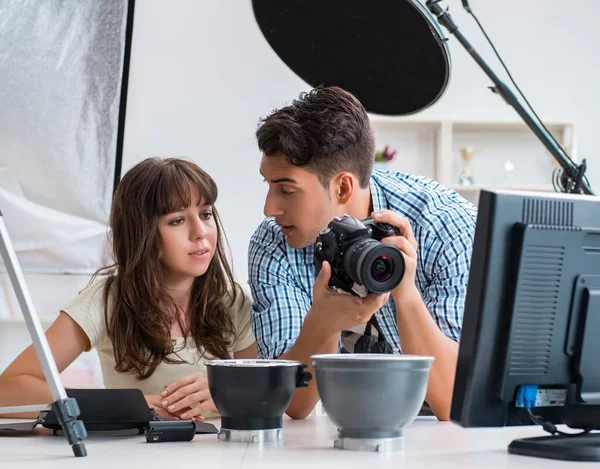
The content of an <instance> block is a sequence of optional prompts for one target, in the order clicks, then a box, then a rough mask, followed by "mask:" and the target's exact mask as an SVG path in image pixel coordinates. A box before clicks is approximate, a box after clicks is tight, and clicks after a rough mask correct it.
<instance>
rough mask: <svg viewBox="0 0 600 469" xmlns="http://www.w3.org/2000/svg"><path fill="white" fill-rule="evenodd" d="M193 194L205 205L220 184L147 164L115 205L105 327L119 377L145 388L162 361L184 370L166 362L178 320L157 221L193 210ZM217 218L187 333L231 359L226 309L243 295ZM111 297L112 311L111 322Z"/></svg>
mask: <svg viewBox="0 0 600 469" xmlns="http://www.w3.org/2000/svg"><path fill="white" fill-rule="evenodd" d="M194 189H197V190H198V192H199V194H200V197H201V198H203V199H204V203H206V204H207V205H213V204H214V203H215V201H216V200H217V195H218V191H217V185H216V183H215V181H214V180H213V179H212V178H211V177H210V176H209V175H208V174H207V173H206V172H205V171H203V170H202V169H201V168H199V167H198V166H197V165H196V164H194V163H192V162H191V161H187V160H184V159H180V158H166V159H162V158H148V159H146V160H143V161H142V162H140V163H138V164H137V165H136V166H134V167H133V168H131V169H130V170H129V171H127V173H126V174H125V175H124V176H123V178H122V180H121V182H120V183H119V186H118V187H117V190H116V192H115V194H114V197H113V203H112V210H111V215H110V228H111V235H112V250H113V257H114V261H115V263H114V264H113V265H110V266H107V267H104V268H103V269H100V271H103V270H105V269H109V270H110V271H111V272H112V273H113V275H111V276H110V277H109V278H108V281H107V283H106V286H105V289H104V310H105V321H106V327H107V331H108V336H109V337H110V340H111V341H112V345H113V348H114V354H115V362H116V366H115V370H116V371H119V372H124V373H126V372H130V373H135V374H136V376H137V377H138V379H140V380H143V379H146V378H148V377H149V376H150V375H152V373H153V372H154V370H156V367H157V366H158V365H159V364H160V363H161V362H163V361H164V362H167V363H182V361H180V360H176V359H173V358H169V357H168V355H169V354H171V353H173V351H174V350H173V342H172V340H171V333H170V331H171V325H172V324H173V321H178V320H179V319H178V318H180V314H179V312H178V307H177V305H176V303H175V301H174V300H173V299H172V298H171V297H170V296H169V295H168V294H167V293H166V292H165V289H164V285H163V281H162V268H161V263H160V245H161V240H160V235H159V232H158V218H159V217H160V216H161V215H165V214H167V213H171V212H175V211H178V210H181V209H182V208H186V207H189V206H190V204H191V203H196V201H192V200H191V198H192V193H193V190H194ZM213 216H214V218H215V222H216V225H217V246H216V251H215V255H214V257H213V259H212V261H211V262H210V264H209V267H208V269H207V271H206V273H205V274H204V275H202V276H201V277H197V278H196V279H195V280H194V282H193V286H192V291H191V296H190V308H189V311H190V314H189V315H188V317H187V318H186V319H187V325H185V324H182V326H183V328H182V330H183V331H184V332H187V336H189V337H191V339H193V340H194V342H195V344H196V346H197V347H198V348H199V349H200V350H201V351H202V352H203V353H207V354H210V355H211V356H213V357H216V358H228V357H229V347H230V346H231V343H232V341H233V338H234V336H233V334H234V330H233V323H232V320H231V317H230V316H229V314H228V313H227V309H228V308H229V307H231V306H232V305H233V303H234V302H235V300H236V296H237V294H238V288H239V287H238V286H237V285H236V283H235V281H234V278H233V274H232V270H231V268H230V267H229V264H228V262H227V258H226V256H225V252H224V249H223V246H224V243H223V241H224V233H223V227H222V225H221V222H220V219H219V215H218V213H217V210H216V208H215V207H214V205H213ZM100 271H99V272H100ZM111 292H112V294H113V295H114V296H113V295H111V296H112V298H111V299H113V301H114V305H113V310H112V313H111V314H108V312H109V310H110V308H109V306H110V305H109V293H111ZM180 324H181V322H180Z"/></svg>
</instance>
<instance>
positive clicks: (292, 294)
mask: <svg viewBox="0 0 600 469" xmlns="http://www.w3.org/2000/svg"><path fill="white" fill-rule="evenodd" d="M277 238H278V237H277V236H276V233H275V232H274V228H273V227H269V226H268V225H266V223H265V222H263V224H262V225H261V226H260V227H259V229H258V230H257V232H256V233H255V234H254V236H253V237H252V239H251V240H250V246H249V252H248V277H249V284H250V289H251V292H252V299H253V303H252V311H251V317H252V328H253V330H254V335H255V336H256V343H257V348H258V354H259V356H260V357H261V358H271V359H273V358H278V357H279V356H281V355H282V354H283V353H285V352H287V351H288V350H289V349H290V348H292V346H293V345H294V343H295V342H296V339H297V338H298V336H299V335H300V329H301V328H302V323H303V322H304V317H305V316H306V313H307V311H308V310H309V309H310V307H311V304H312V300H311V296H310V295H309V293H307V292H306V291H304V289H302V288H301V286H300V285H299V284H298V283H297V281H296V280H295V277H294V274H293V271H292V267H291V265H290V262H289V259H288V257H287V255H286V252H285V248H284V247H283V246H282V245H281V243H280V241H279V240H278V239H277ZM283 242H285V241H283Z"/></svg>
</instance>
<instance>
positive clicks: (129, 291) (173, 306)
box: [0, 158, 256, 419]
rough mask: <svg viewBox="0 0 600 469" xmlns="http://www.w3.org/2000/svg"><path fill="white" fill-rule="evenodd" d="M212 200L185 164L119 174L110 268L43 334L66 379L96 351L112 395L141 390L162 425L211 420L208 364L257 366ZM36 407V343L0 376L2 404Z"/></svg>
mask: <svg viewBox="0 0 600 469" xmlns="http://www.w3.org/2000/svg"><path fill="white" fill-rule="evenodd" d="M216 200H217V186H216V184H215V181H214V180H213V179H212V178H211V177H210V176H209V175H208V174H207V173H206V172H204V171H203V170H202V169H201V168H200V167H198V166H197V165H196V164H194V163H192V162H190V161H186V160H183V159H178V158H168V159H160V158H149V159H146V160H144V161H142V162H140V163H138V164H137V165H136V166H134V167H133V168H132V169H130V170H129V171H128V172H127V173H126V174H125V175H124V176H123V178H122V180H121V182H120V184H119V186H118V188H117V191H116V192H115V195H114V199H113V204H112V209H111V216H110V227H111V232H112V249H113V257H114V260H115V263H114V264H113V265H111V266H108V267H105V268H103V269H100V271H98V272H97V273H96V274H98V273H102V272H106V273H108V274H109V275H107V276H105V275H101V276H96V275H94V277H93V278H92V281H91V282H90V284H89V285H88V286H87V287H86V288H85V289H84V290H82V291H81V292H80V294H79V295H78V296H77V297H76V298H75V299H74V301H73V302H72V303H71V304H70V305H68V306H66V307H65V308H64V309H63V310H62V311H61V312H60V314H59V315H58V317H57V319H56V320H55V322H54V323H53V324H52V326H51V327H50V328H49V329H48V331H47V332H46V336H47V338H48V342H49V345H50V348H51V350H52V353H53V355H54V359H55V360H56V364H57V366H58V369H59V371H60V372H62V371H63V370H64V369H65V368H67V367H68V366H69V365H70V364H71V363H72V362H73V361H74V360H75V359H76V358H77V357H78V356H79V355H80V354H81V353H82V352H84V351H89V350H90V349H92V348H95V349H96V350H97V351H98V356H99V358H100V364H101V368H102V376H103V379H104V384H105V386H106V387H107V388H138V389H141V390H142V391H143V392H144V395H145V396H146V400H147V401H148V403H149V405H150V406H151V407H152V408H153V409H155V410H156V412H157V413H158V414H159V415H160V416H162V417H168V418H173V417H175V418H186V419H189V418H196V419H201V418H202V417H201V416H202V415H203V414H204V415H206V414H207V413H209V412H211V411H216V409H215V406H214V403H213V401H212V399H211V397H210V392H209V389H208V383H207V380H206V367H205V366H204V361H206V360H208V359H212V358H231V357H232V356H233V357H234V358H255V357H256V346H255V340H254V336H253V335H252V331H251V328H250V305H251V300H250V298H249V296H248V295H247V294H246V293H245V292H244V290H243V289H242V288H241V287H240V286H239V285H238V284H237V283H236V282H235V281H234V278H233V274H232V271H231V268H230V267H229V265H228V262H227V259H226V256H225V253H224V249H223V239H224V236H223V229H222V226H221V223H220V221H219V217H218V215H217V211H216V208H215V206H214V204H215V201H216ZM40 402H47V403H50V402H52V396H51V394H50V391H49V389H48V386H47V385H46V383H45V381H44V375H43V372H42V369H41V366H40V364H39V362H38V359H37V356H36V354H35V350H34V348H33V346H29V347H28V348H27V349H26V350H25V351H24V352H23V353H21V355H19V356H18V357H17V358H16V359H15V361H14V362H13V363H12V364H11V365H10V366H9V367H8V368H7V369H6V370H5V371H4V373H3V374H2V375H1V376H0V407H2V406H20V405H27V404H34V403H40ZM23 416H26V415H23ZM27 416H31V415H27Z"/></svg>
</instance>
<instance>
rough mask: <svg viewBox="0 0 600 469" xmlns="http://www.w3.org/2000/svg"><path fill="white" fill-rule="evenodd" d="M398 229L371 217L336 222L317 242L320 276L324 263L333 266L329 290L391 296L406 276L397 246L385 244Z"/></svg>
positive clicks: (332, 222)
mask: <svg viewBox="0 0 600 469" xmlns="http://www.w3.org/2000/svg"><path fill="white" fill-rule="evenodd" d="M396 234H397V233H396V229H395V228H394V227H393V226H392V225H389V224H387V223H378V222H376V221H374V220H373V219H372V218H371V217H368V218H365V219H364V220H359V219H357V218H354V217H351V216H349V215H343V216H341V217H336V218H334V219H333V220H332V221H331V222H330V223H329V225H328V226H327V228H325V229H323V230H321V231H320V232H319V236H317V240H316V241H315V254H314V263H315V268H316V270H317V273H318V272H319V271H320V269H321V264H322V263H323V261H327V262H329V264H330V265H331V278H330V280H329V286H330V287H333V288H336V289H338V290H342V291H345V292H348V293H351V294H353V295H356V296H361V297H364V296H366V295H367V294H368V293H369V292H373V293H387V292H389V291H391V290H393V289H394V288H396V287H397V286H398V284H399V283H400V282H401V281H402V277H403V276H404V268H405V266H404V257H403V255H402V252H401V251H400V250H399V249H398V248H397V247H395V246H391V245H389V244H383V243H381V240H382V239H383V238H387V237H388V236H395V235H396Z"/></svg>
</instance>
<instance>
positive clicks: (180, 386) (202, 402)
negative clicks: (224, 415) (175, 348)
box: [161, 373, 218, 420]
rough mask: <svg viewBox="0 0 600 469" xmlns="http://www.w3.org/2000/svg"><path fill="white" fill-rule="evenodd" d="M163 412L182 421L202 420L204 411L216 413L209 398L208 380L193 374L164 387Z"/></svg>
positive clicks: (200, 375)
mask: <svg viewBox="0 0 600 469" xmlns="http://www.w3.org/2000/svg"><path fill="white" fill-rule="evenodd" d="M161 398H162V402H161V406H162V408H163V410H166V411H168V412H170V413H175V414H177V415H178V416H179V417H180V418H182V419H192V418H193V419H195V420H204V417H202V416H201V414H203V413H204V412H206V411H209V410H212V411H214V412H218V410H217V408H216V407H215V403H214V402H213V400H212V397H211V396H210V390H209V389H208V380H207V379H206V376H205V375H204V374H202V373H194V374H191V375H188V376H184V377H183V378H179V379H178V380H177V381H174V382H173V383H171V384H169V385H167V386H165V389H164V391H163V392H162V393H161Z"/></svg>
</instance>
